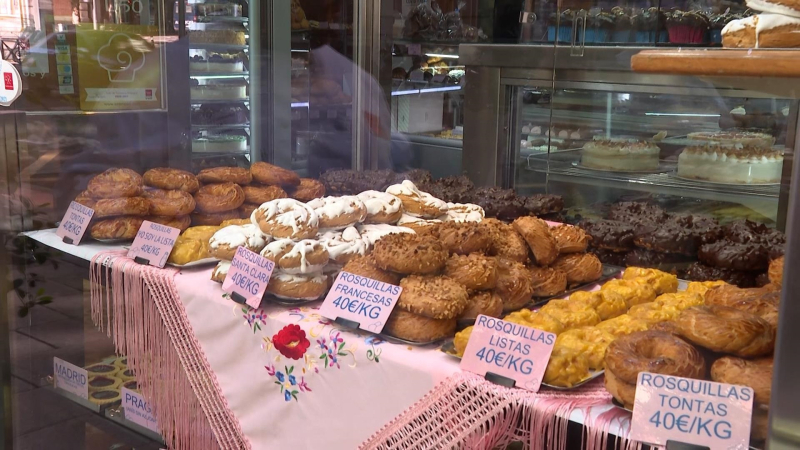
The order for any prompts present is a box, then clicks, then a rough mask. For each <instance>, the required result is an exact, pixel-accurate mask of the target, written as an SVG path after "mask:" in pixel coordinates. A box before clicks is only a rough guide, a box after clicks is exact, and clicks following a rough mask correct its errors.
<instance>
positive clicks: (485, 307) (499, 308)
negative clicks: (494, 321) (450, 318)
mask: <svg viewBox="0 0 800 450" xmlns="http://www.w3.org/2000/svg"><path fill="white" fill-rule="evenodd" d="M480 314H483V315H484V316H489V317H497V318H500V316H501V315H502V314H503V299H502V298H500V296H499V295H497V294H495V293H494V292H492V291H474V292H472V293H471V294H470V296H469V302H468V303H467V309H465V310H464V311H462V312H461V315H460V316H458V318H459V320H464V319H475V318H477V317H478V316H479V315H480Z"/></svg>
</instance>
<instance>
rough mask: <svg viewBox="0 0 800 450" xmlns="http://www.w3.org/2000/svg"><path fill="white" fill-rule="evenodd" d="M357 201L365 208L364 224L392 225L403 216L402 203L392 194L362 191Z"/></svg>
mask: <svg viewBox="0 0 800 450" xmlns="http://www.w3.org/2000/svg"><path fill="white" fill-rule="evenodd" d="M358 198H359V200H361V201H362V202H363V203H364V206H365V207H366V208H367V217H365V218H364V223H389V224H394V223H397V221H398V220H400V217H402V215H403V202H401V201H400V199H399V198H397V197H395V196H394V195H392V194H387V193H386V192H380V191H364V192H362V193H360V194H358Z"/></svg>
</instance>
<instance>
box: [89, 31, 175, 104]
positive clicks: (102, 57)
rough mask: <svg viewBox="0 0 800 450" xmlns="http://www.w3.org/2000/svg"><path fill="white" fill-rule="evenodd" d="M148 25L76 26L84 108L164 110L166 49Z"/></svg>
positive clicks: (156, 33)
mask: <svg viewBox="0 0 800 450" xmlns="http://www.w3.org/2000/svg"><path fill="white" fill-rule="evenodd" d="M147 28H151V27H141V26H130V27H127V26H124V25H123V26H117V27H115V29H113V30H108V29H104V30H94V29H90V28H88V27H86V28H85V27H78V28H77V33H76V34H77V42H78V49H79V53H78V80H79V85H78V90H79V92H80V104H81V109H82V110H84V111H108V110H131V109H137V110H141V109H163V98H164V93H163V80H162V75H163V73H164V71H163V67H162V61H163V52H162V48H161V46H159V45H156V44H155V43H154V42H153V37H154V36H158V31H157V30H156V29H155V28H153V30H152V33H147ZM142 31H144V33H142Z"/></svg>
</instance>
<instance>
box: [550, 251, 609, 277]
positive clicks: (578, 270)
mask: <svg viewBox="0 0 800 450" xmlns="http://www.w3.org/2000/svg"><path fill="white" fill-rule="evenodd" d="M553 268H554V269H558V270H561V271H563V272H564V273H566V274H567V283H568V284H570V285H576V284H584V283H588V282H590V281H595V280H597V279H599V278H600V277H601V276H602V275H603V263H601V262H600V260H599V259H597V256H595V255H594V254H592V253H568V254H566V255H561V256H559V257H558V259H556V260H555V261H554V262H553Z"/></svg>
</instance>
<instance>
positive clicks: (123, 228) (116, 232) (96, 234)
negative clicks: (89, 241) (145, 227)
mask: <svg viewBox="0 0 800 450" xmlns="http://www.w3.org/2000/svg"><path fill="white" fill-rule="evenodd" d="M142 222H144V217H134V216H119V217H112V218H110V219H103V220H100V221H97V222H94V223H93V224H92V229H91V231H90V232H89V233H90V234H91V236H92V238H94V239H133V238H135V237H136V233H137V232H138V231H139V228H141V226H142Z"/></svg>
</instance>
